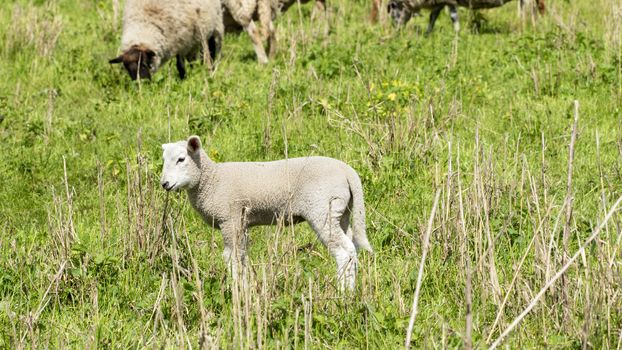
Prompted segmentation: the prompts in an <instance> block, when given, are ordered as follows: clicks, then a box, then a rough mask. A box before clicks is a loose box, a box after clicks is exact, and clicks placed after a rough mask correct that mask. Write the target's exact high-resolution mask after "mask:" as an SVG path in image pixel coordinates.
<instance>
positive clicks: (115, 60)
mask: <svg viewBox="0 0 622 350" xmlns="http://www.w3.org/2000/svg"><path fill="white" fill-rule="evenodd" d="M121 62H123V55H120V56H119V57H115V58H113V59H111V60H109V61H108V63H110V64H115V63H121Z"/></svg>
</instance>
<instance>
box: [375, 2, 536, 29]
mask: <svg viewBox="0 0 622 350" xmlns="http://www.w3.org/2000/svg"><path fill="white" fill-rule="evenodd" d="M510 1H512V0H390V1H389V4H388V6H387V11H388V12H389V14H390V15H391V18H392V19H393V22H394V23H395V24H397V25H400V26H401V25H405V24H406V23H407V22H408V20H410V18H411V17H412V15H413V14H415V13H417V12H419V10H421V9H424V8H425V9H431V10H432V12H430V21H429V23H428V28H427V30H426V33H427V34H429V33H430V32H432V29H433V28H434V23H435V22H436V19H437V18H438V15H439V14H440V13H441V10H442V9H443V7H445V6H447V7H449V15H450V17H451V21H452V22H453V25H454V30H455V31H456V32H458V31H459V30H460V23H459V21H458V11H457V9H456V7H457V6H461V7H466V8H470V9H472V10H479V9H487V8H494V7H500V6H503V5H504V4H506V3H508V2H510ZM535 1H536V5H537V7H538V10H539V12H540V13H544V11H545V5H544V0H535ZM524 5H525V0H520V6H521V8H522V7H523V6H524Z"/></svg>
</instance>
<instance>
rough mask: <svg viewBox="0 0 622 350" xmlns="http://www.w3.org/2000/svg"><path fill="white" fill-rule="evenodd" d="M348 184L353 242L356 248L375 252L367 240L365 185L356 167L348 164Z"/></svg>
mask: <svg viewBox="0 0 622 350" xmlns="http://www.w3.org/2000/svg"><path fill="white" fill-rule="evenodd" d="M347 174H348V175H347V179H348V184H349V185H350V194H351V195H352V200H351V201H352V206H351V208H350V221H351V223H352V231H353V234H352V242H353V243H354V246H355V247H356V250H361V249H364V250H367V251H368V252H370V253H373V252H374V250H373V249H372V247H371V245H370V244H369V241H368V240H367V233H366V232H365V231H366V226H365V201H364V200H363V185H362V184H361V179H360V178H359V176H358V174H357V173H356V172H355V171H354V169H352V168H350V167H349V166H348V171H347Z"/></svg>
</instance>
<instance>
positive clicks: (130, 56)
mask: <svg viewBox="0 0 622 350" xmlns="http://www.w3.org/2000/svg"><path fill="white" fill-rule="evenodd" d="M155 61H156V54H155V52H153V51H152V50H149V49H147V48H144V47H141V46H132V47H131V48H130V49H129V50H127V51H125V52H124V53H122V54H121V55H120V56H119V57H116V58H113V59H111V60H110V61H108V63H111V64H114V63H123V66H124V67H125V70H127V73H128V74H129V75H130V77H131V78H132V80H136V79H138V78H139V77H140V79H151V73H152V72H153V71H155V67H156V62H155Z"/></svg>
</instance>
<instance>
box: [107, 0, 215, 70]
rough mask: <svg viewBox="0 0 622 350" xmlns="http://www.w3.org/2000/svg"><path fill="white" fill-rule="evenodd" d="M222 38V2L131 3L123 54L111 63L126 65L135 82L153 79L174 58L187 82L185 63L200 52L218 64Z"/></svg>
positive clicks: (133, 0)
mask: <svg viewBox="0 0 622 350" xmlns="http://www.w3.org/2000/svg"><path fill="white" fill-rule="evenodd" d="M223 35H224V25H223V20H222V8H221V4H220V1H219V0H171V1H161V0H128V1H127V2H126V4H125V10H124V16H123V34H122V37H121V52H122V53H121V55H119V56H118V57H116V58H113V59H111V60H110V61H109V63H111V64H115V63H123V66H124V67H125V69H126V70H127V72H128V74H129V75H130V77H131V78H132V80H136V79H137V78H141V79H143V78H146V79H151V76H152V75H153V74H154V73H155V72H156V71H157V70H158V68H160V67H161V66H162V65H163V64H164V63H166V62H167V61H168V60H170V59H172V58H173V57H175V58H177V64H176V66H177V71H178V72H179V77H180V78H181V79H184V78H185V76H186V69H185V65H184V60H188V61H192V60H194V59H196V58H197V56H198V55H199V53H201V52H202V53H203V54H204V55H205V59H206V60H210V59H211V60H215V59H216V57H217V55H218V54H219V52H220V48H221V46H222V39H223ZM207 51H209V58H207V53H208V52H207Z"/></svg>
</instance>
